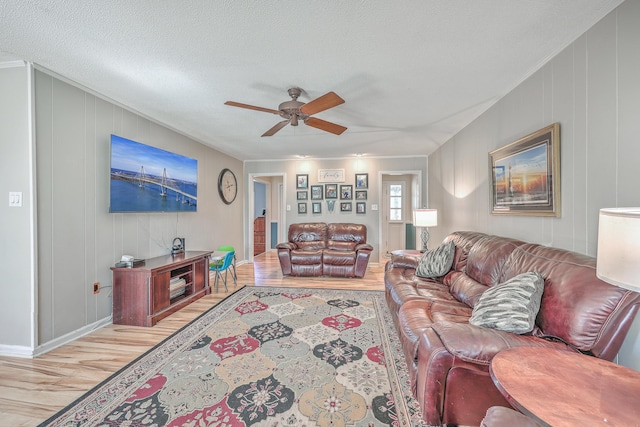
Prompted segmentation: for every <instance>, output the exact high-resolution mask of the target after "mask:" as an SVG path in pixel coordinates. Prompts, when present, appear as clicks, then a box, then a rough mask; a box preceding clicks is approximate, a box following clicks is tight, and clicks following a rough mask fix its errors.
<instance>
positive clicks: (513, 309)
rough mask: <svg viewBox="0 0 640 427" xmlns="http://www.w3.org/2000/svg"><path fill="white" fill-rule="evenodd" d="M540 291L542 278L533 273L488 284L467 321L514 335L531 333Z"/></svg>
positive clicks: (542, 285) (542, 287)
mask: <svg viewBox="0 0 640 427" xmlns="http://www.w3.org/2000/svg"><path fill="white" fill-rule="evenodd" d="M543 290H544V279H543V278H542V276H541V275H540V274H539V273H536V272H529V273H522V274H519V275H517V276H516V277H514V278H512V279H510V280H507V281H506V282H504V283H500V284H498V285H496V286H492V287H490V288H489V289H487V290H486V291H485V292H484V293H483V294H482V295H481V296H480V299H479V300H478V303H477V304H476V305H475V307H474V308H473V314H472V315H471V318H470V319H469V323H471V324H472V325H476V326H484V327H486V328H494V329H499V330H501V331H506V332H512V333H514V334H525V333H527V332H531V331H532V330H533V327H534V325H535V321H536V316H537V315H538V310H539V309H540V300H541V299H542V291H543Z"/></svg>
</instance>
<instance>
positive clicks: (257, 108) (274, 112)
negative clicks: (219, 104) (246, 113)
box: [224, 101, 280, 114]
mask: <svg viewBox="0 0 640 427" xmlns="http://www.w3.org/2000/svg"><path fill="white" fill-rule="evenodd" d="M224 105H230V106H232V107H240V108H248V109H249V110H256V111H264V112H265V113H272V114H280V111H278V110H272V109H271V108H263V107H256V106H255V105H249V104H242V103H240V102H234V101H227V102H225V103H224Z"/></svg>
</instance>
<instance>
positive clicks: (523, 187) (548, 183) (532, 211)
mask: <svg viewBox="0 0 640 427" xmlns="http://www.w3.org/2000/svg"><path fill="white" fill-rule="evenodd" d="M489 173H490V182H491V188H490V192H491V213H492V214H496V215H532V216H555V217H560V123H554V124H552V125H549V126H547V127H545V128H542V129H540V130H538V131H536V132H533V133H531V134H529V135H527V136H525V137H523V138H520V139H518V140H517V141H514V142H512V143H510V144H508V145H506V146H504V147H502V148H499V149H497V150H494V151H492V152H490V153H489Z"/></svg>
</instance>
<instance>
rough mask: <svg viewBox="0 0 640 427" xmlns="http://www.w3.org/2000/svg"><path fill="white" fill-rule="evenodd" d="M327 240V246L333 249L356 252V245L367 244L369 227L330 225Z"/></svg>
mask: <svg viewBox="0 0 640 427" xmlns="http://www.w3.org/2000/svg"><path fill="white" fill-rule="evenodd" d="M327 240H328V245H327V246H328V247H329V248H331V249H336V250H354V249H355V247H356V245H358V244H360V243H367V226H366V225H364V224H351V223H346V222H345V223H333V224H329V225H328V226H327ZM345 243H346V244H345Z"/></svg>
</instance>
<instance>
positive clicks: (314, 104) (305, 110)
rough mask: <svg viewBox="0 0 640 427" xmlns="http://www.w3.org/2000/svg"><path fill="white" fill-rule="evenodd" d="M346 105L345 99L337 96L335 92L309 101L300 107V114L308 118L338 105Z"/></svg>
mask: <svg viewBox="0 0 640 427" xmlns="http://www.w3.org/2000/svg"><path fill="white" fill-rule="evenodd" d="M340 104H344V99H342V98H340V97H339V96H338V95H336V93H335V92H329V93H327V94H325V95H322V96H321V97H320V98H316V99H314V100H313V101H309V102H307V103H306V104H304V105H303V106H302V107H300V112H302V114H306V115H308V116H310V115H312V114H316V113H319V112H320V111H324V110H328V109H329V108H333V107H335V106H337V105H340Z"/></svg>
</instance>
